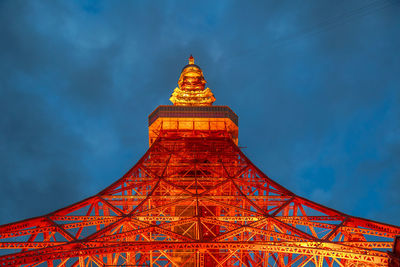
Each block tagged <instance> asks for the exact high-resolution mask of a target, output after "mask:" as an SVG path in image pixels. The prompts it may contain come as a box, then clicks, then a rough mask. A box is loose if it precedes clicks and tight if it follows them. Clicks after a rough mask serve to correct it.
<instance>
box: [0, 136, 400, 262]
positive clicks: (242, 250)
mask: <svg viewBox="0 0 400 267" xmlns="http://www.w3.org/2000/svg"><path fill="white" fill-rule="evenodd" d="M398 234H400V228H399V227H397V226H392V225H387V224H383V223H378V222H374V221H370V220H366V219H361V218H356V217H352V216H349V215H346V214H344V213H341V212H339V211H336V210H333V209H330V208H328V207H325V206H322V205H320V204H317V203H314V202H312V201H310V200H307V199H305V198H302V197H300V196H297V195H295V194H294V193H292V192H290V191H288V190H287V189H285V188H284V187H282V186H280V185H279V184H278V183H276V182H274V181H273V180H271V179H270V178H268V176H266V175H265V174H263V173H262V172H261V171H260V170H259V169H258V168H257V167H256V166H254V164H252V163H251V162H250V160H248V159H247V158H246V156H245V155H244V154H243V153H242V152H241V150H240V149H239V148H238V147H237V146H236V145H235V144H234V143H233V142H232V141H231V140H230V139H229V138H227V137H225V136H223V135H221V136H219V135H218V134H214V135H212V134H211V135H210V136H208V137H182V136H174V135H171V134H169V135H164V136H163V137H159V138H158V140H157V141H156V142H155V143H154V144H153V145H152V146H151V147H150V149H149V150H148V151H147V152H146V154H145V155H144V156H143V157H142V158H141V159H140V160H139V162H138V163H137V164H136V165H135V166H134V167H133V168H132V169H131V170H129V171H128V172H127V173H126V174H125V175H124V176H123V177H122V178H121V179H119V180H118V181H117V182H115V183H114V184H112V185H111V186H109V187H108V188H106V189H105V190H103V191H101V192H100V193H99V194H97V195H95V196H92V197H89V198H87V199H85V200H83V201H80V202H78V203H76V204H73V205H71V206H68V207H65V208H62V209H60V210H57V211H55V212H52V213H50V214H48V215H45V216H41V217H36V218H31V219H27V220H23V221H20V222H16V223H11V224H7V225H2V226H0V238H1V243H0V247H1V249H3V252H5V253H3V254H2V256H0V266H5V265H12V266H15V265H21V266H81V267H83V266H113V265H114V266H115V265H131V266H387V264H388V260H389V258H388V255H387V253H386V251H388V250H390V249H391V248H392V246H393V238H394V236H395V235H398Z"/></svg>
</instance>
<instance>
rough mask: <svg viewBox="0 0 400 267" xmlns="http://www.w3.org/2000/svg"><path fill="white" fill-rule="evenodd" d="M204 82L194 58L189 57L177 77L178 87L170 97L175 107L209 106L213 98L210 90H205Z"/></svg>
mask: <svg viewBox="0 0 400 267" xmlns="http://www.w3.org/2000/svg"><path fill="white" fill-rule="evenodd" d="M206 83H207V82H206V80H205V79H204V76H203V71H202V70H201V68H200V67H199V66H197V65H195V64H194V57H193V56H192V55H190V57H189V64H188V65H186V66H185V67H184V68H183V70H182V73H181V76H180V77H179V81H178V87H176V88H175V90H174V92H173V93H172V95H171V97H170V99H169V100H170V101H171V102H172V103H173V104H174V105H175V106H211V105H212V104H213V103H214V101H215V97H214V95H213V93H212V92H211V90H210V88H205V85H206Z"/></svg>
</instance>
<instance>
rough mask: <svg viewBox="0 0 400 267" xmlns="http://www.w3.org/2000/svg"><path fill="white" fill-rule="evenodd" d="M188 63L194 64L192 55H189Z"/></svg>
mask: <svg viewBox="0 0 400 267" xmlns="http://www.w3.org/2000/svg"><path fill="white" fill-rule="evenodd" d="M189 65H194V57H193V56H192V55H190V57H189Z"/></svg>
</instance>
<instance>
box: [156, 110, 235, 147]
mask: <svg viewBox="0 0 400 267" xmlns="http://www.w3.org/2000/svg"><path fill="white" fill-rule="evenodd" d="M238 129H239V128H238V117H237V115H236V114H235V113H234V112H233V111H232V110H231V109H230V108H229V107H227V106H198V107H196V106H159V107H158V108H156V110H154V111H153V112H152V113H151V114H150V116H149V144H150V145H152V144H153V143H154V141H155V140H156V139H157V137H158V136H159V135H160V133H161V132H163V131H164V132H165V131H169V132H174V131H176V132H178V131H179V132H180V133H181V134H182V133H183V132H186V136H199V135H200V134H202V135H203V136H209V135H210V134H211V133H214V132H215V131H218V132H226V133H228V135H229V137H230V138H231V139H232V141H233V142H234V143H235V144H236V145H237V144H238Z"/></svg>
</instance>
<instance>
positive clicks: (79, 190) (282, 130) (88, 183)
mask: <svg viewBox="0 0 400 267" xmlns="http://www.w3.org/2000/svg"><path fill="white" fill-rule="evenodd" d="M0 40H1V41H0V112H1V115H0V203H1V204H0V224H4V223H8V222H12V221H15V220H20V219H24V218H28V217H33V216H38V215H43V214H46V213H49V212H51V211H53V210H55V209H58V208H61V207H63V206H66V205H69V204H72V203H74V202H77V201H78V200H81V199H83V198H86V197H88V196H91V195H93V194H96V193H97V192H98V191H100V190H102V189H103V188H105V187H106V186H107V185H109V184H111V183H112V182H113V181H115V180H116V179H117V178H119V177H120V176H122V175H123V174H124V173H125V172H126V171H127V170H128V169H129V168H130V167H131V166H132V165H133V164H134V163H135V162H136V161H137V160H138V159H139V158H140V157H141V156H142V155H143V154H144V152H145V151H146V149H147V146H148V140H147V116H148V115H149V114H150V113H151V112H152V111H153V109H155V108H156V107H157V106H158V105H160V104H170V103H169V101H168V98H169V96H170V94H171V93H172V91H173V89H174V88H175V87H176V85H177V84H176V83H177V81H178V77H179V74H180V70H181V69H182V67H183V66H184V65H186V64H187V58H188V56H189V55H190V54H193V55H194V57H195V59H196V64H198V65H199V66H200V67H202V69H203V71H204V74H205V77H206V79H207V81H208V86H209V87H210V88H211V90H212V91H213V92H214V95H215V97H216V98H217V101H216V103H215V104H216V105H229V106H230V107H231V108H232V109H233V110H234V111H235V112H236V113H237V114H238V115H239V125H240V128H239V144H240V146H242V147H244V148H243V151H244V152H245V153H246V154H247V155H248V156H249V158H250V159H251V160H252V161H253V162H254V163H255V164H256V165H257V166H258V167H259V168H260V169H261V170H263V171H264V172H265V173H266V174H268V175H269V176H270V177H271V178H272V179H274V180H276V181H277V182H279V183H280V184H281V185H283V186H285V187H287V188H288V189H289V190H291V191H293V192H295V193H296V194H298V195H301V196H304V197H306V198H309V199H311V200H313V201H317V202H320V203H322V204H325V205H328V206H330V207H332V208H335V209H338V210H341V211H343V212H345V213H348V214H351V215H355V216H360V217H366V218H369V219H373V220H378V221H382V222H386V223H391V224H397V225H400V193H399V192H400V190H399V188H400V164H399V161H400V53H399V47H400V1H399V0H336V1H333V0H331V1H327V0H308V1H304V0H291V1H279V0H275V1H272V0H268V1H223V0H219V1H215V0H212V1H196V3H194V1H193V3H189V1H55V0H49V1H39V0H38V1H18V0H9V1H7V0H3V1H0Z"/></svg>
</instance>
